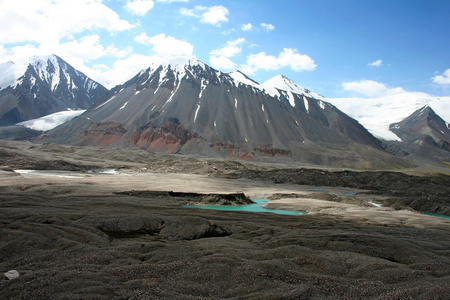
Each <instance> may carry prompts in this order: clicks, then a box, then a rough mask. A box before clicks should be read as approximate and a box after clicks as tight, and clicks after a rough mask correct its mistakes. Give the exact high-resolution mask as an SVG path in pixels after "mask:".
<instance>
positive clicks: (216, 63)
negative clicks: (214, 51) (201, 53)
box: [209, 55, 236, 70]
mask: <svg viewBox="0 0 450 300" xmlns="http://www.w3.org/2000/svg"><path fill="white" fill-rule="evenodd" d="M209 63H210V64H211V66H212V67H213V68H216V69H221V70H222V69H236V64H235V63H234V62H233V61H232V60H231V59H230V58H228V57H226V56H215V55H211V56H210V57H209Z"/></svg>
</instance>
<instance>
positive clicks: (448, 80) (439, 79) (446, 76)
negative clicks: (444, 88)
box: [432, 69, 450, 85]
mask: <svg viewBox="0 0 450 300" xmlns="http://www.w3.org/2000/svg"><path fill="white" fill-rule="evenodd" d="M432 79H433V82H434V83H437V84H443V85H447V84H450V69H447V70H445V71H444V73H442V75H436V76H434V77H433V78H432Z"/></svg>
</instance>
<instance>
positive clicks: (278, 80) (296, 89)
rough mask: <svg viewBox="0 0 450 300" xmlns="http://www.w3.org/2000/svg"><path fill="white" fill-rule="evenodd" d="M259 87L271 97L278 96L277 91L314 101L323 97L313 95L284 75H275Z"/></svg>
mask: <svg viewBox="0 0 450 300" xmlns="http://www.w3.org/2000/svg"><path fill="white" fill-rule="evenodd" d="M261 87H262V88H263V89H264V90H265V91H266V93H268V94H269V95H271V96H273V97H275V96H280V92H279V90H282V91H286V92H291V93H294V94H299V95H304V96H307V97H312V98H316V99H322V98H323V96H321V95H319V94H316V93H313V92H311V91H310V90H308V89H306V88H304V87H301V86H299V85H297V84H296V83H295V82H294V81H293V80H291V79H289V78H287V77H286V76H284V75H277V76H275V77H272V78H270V79H269V80H267V81H265V82H264V83H262V84H261Z"/></svg>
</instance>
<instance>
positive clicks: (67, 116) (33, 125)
mask: <svg viewBox="0 0 450 300" xmlns="http://www.w3.org/2000/svg"><path fill="white" fill-rule="evenodd" d="M85 111H86V110H83V109H81V110H65V111H59V112H56V113H53V114H50V115H47V116H43V117H41V118H38V119H33V120H28V121H23V122H20V123H17V124H16V125H19V126H23V127H26V128H30V129H33V130H41V131H48V130H51V129H53V128H55V127H56V126H59V125H61V124H63V123H65V122H67V121H70V120H72V119H73V118H75V117H78V116H79V115H81V114H82V113H84V112H85Z"/></svg>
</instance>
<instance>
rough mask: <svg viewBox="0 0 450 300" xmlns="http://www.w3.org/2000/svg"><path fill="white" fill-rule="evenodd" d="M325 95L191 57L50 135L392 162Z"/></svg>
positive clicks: (153, 72)
mask: <svg viewBox="0 0 450 300" xmlns="http://www.w3.org/2000/svg"><path fill="white" fill-rule="evenodd" d="M321 98H322V97H321V96H319V95H317V94H314V93H312V92H310V91H308V90H307V89H304V88H302V87H299V86H298V85H296V84H295V83H293V82H292V81H291V80H289V79H288V78H286V77H284V76H277V77H275V78H272V79H271V80H268V81H267V82H265V83H263V84H258V83H257V82H255V81H254V80H252V79H250V78H249V77H248V76H246V75H245V74H243V73H242V72H239V71H235V72H230V73H222V72H220V71H217V70H215V69H213V68H211V67H209V66H208V65H206V64H204V63H202V62H200V61H198V60H196V59H189V60H185V61H182V62H180V61H178V62H172V63H168V64H165V65H152V66H150V67H149V68H147V69H144V70H142V71H141V72H140V73H138V74H137V75H136V76H134V77H133V78H132V79H130V80H129V81H127V82H126V83H124V84H123V85H120V86H117V87H115V88H113V89H112V90H111V91H110V92H109V94H108V96H107V97H106V98H105V99H106V101H103V102H101V103H100V102H99V103H96V104H95V105H94V106H93V107H92V108H90V109H89V110H87V111H86V112H85V113H84V114H83V115H81V116H80V117H78V118H75V119H73V120H72V121H69V122H67V123H65V124H63V125H61V126H59V127H57V128H55V129H54V130H52V131H50V132H49V133H48V135H47V137H46V138H47V139H50V140H53V141H56V142H59V143H67V144H74V145H103V146H124V147H126V146H138V147H142V148H145V149H150V150H154V151H163V152H169V153H184V154H200V155H215V156H221V157H234V158H240V159H262V158H266V157H270V158H274V157H276V158H279V159H285V158H288V159H294V160H298V161H304V162H308V163H314V164H328V165H341V164H346V163H347V164H352V165H359V166H362V165H365V166H368V165H374V164H377V163H382V164H387V165H389V164H391V163H393V162H392V161H393V160H395V157H393V156H392V155H390V154H387V153H386V152H384V150H383V149H382V147H381V144H380V142H379V141H378V140H377V139H376V138H374V137H373V136H372V135H371V134H370V133H369V132H368V131H367V130H366V129H365V128H364V127H363V126H361V125H360V124H359V123H358V122H357V121H355V120H354V119H352V118H350V117H348V116H347V115H346V114H344V113H343V112H341V111H340V110H338V109H337V108H336V107H335V106H333V105H331V104H330V103H328V102H325V101H324V100H322V99H321ZM375 161H376V162H375ZM396 163H397V162H396Z"/></svg>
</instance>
